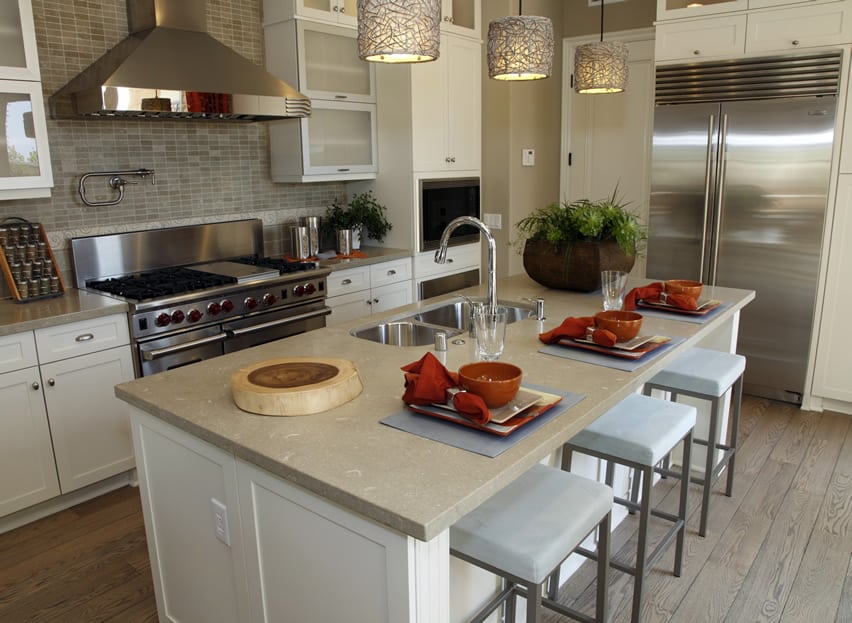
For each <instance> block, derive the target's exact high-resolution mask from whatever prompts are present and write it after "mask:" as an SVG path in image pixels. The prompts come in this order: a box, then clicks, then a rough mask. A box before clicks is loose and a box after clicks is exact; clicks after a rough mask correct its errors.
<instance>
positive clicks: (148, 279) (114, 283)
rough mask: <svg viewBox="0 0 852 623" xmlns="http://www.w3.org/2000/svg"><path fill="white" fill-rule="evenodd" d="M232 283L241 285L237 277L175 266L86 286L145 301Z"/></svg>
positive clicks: (100, 281) (90, 282)
mask: <svg viewBox="0 0 852 623" xmlns="http://www.w3.org/2000/svg"><path fill="white" fill-rule="evenodd" d="M232 283H237V280H236V278H234V277H228V276H225V275H214V274H212V273H202V272H199V271H197V270H191V269H188V268H183V267H173V268H160V269H157V270H153V271H149V272H144V273H136V274H132V275H125V276H124V277H113V278H110V279H103V280H99V281H89V282H87V283H86V286H87V287H89V288H92V289H94V290H98V291H99V292H106V293H108V294H115V295H117V296H122V297H124V298H127V299H132V300H136V301H142V300H145V299H153V298H157V297H163V296H170V295H173V294H182V293H184V292H193V291H196V290H205V289H209V288H214V287H217V286H223V285H228V284H232Z"/></svg>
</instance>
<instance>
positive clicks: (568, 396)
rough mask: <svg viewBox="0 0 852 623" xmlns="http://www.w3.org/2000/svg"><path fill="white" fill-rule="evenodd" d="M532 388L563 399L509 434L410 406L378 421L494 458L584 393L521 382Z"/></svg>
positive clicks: (572, 404)
mask: <svg viewBox="0 0 852 623" xmlns="http://www.w3.org/2000/svg"><path fill="white" fill-rule="evenodd" d="M524 387H529V388H531V389H536V390H538V391H542V392H546V393H548V394H557V395H559V396H562V400H561V401H560V402H559V403H558V404H557V405H555V406H554V407H552V408H550V409H548V410H547V411H545V412H544V413H542V414H541V415H539V416H538V417H537V418H536V419H534V420H532V421H531V422H527V423H526V424H524V425H523V426H521V427H520V428H518V429H517V430H516V431H514V432H512V433H509V434H508V435H507V436H505V437H500V436H499V435H494V434H492V433H486V432H484V431H481V430H476V429H475V428H469V427H467V426H464V425H461V424H454V423H453V422H448V421H447V420H442V419H440V418H436V417H431V416H428V415H423V414H420V413H414V412H413V411H410V410H409V409H403V410H401V411H399V412H398V413H394V414H393V415H389V416H388V417H386V418H383V419H382V420H379V421H380V422H381V423H382V424H385V425H386V426H391V427H393V428H398V429H399V430H404V431H406V432H408V433H411V434H413V435H419V436H420V437H426V438H427V439H431V440H433V441H438V442H441V443H445V444H447V445H448V446H453V447H455V448H461V449H462V450H468V451H470V452H475V453H476V454H481V455H483V456H487V457H491V458H494V457H495V456H498V455H500V454H502V453H503V452H505V451H506V450H508V449H509V448H511V447H512V446H514V445H515V444H516V443H518V442H519V441H521V440H522V439H524V438H525V437H527V436H529V435H531V434H532V433H533V432H535V431H536V430H538V429H539V428H540V427H542V426H544V425H545V424H547V422H549V421H550V420H552V419H553V418H555V417H557V416H559V415H561V414H562V413H565V411H567V410H568V409H570V408H571V407H573V406H574V405H576V404H578V403H579V402H580V401H581V400H583V399H584V398H585V397H586V396H585V394H575V393H573V392H563V391H559V390H557V389H552V388H549V387H539V386H537V385H524Z"/></svg>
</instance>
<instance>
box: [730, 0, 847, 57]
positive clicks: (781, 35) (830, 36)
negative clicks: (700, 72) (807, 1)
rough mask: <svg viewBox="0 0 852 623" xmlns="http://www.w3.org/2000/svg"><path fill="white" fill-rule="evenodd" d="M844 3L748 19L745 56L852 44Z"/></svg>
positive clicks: (797, 9) (771, 13) (766, 12)
mask: <svg viewBox="0 0 852 623" xmlns="http://www.w3.org/2000/svg"><path fill="white" fill-rule="evenodd" d="M848 4H849V3H848V2H833V3H829V4H821V5H809V6H803V7H797V8H794V9H784V10H780V11H762V12H758V13H752V14H750V15H749V16H748V30H747V34H746V52H768V51H775V50H796V49H799V48H808V47H815V46H823V45H833V44H841V43H848V42H849V41H852V26H850V15H849V13H850V12H849V10H848V9H847V5H848Z"/></svg>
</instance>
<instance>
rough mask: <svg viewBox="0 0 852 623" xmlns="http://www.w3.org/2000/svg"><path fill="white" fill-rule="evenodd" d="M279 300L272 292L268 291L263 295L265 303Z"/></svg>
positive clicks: (270, 303)
mask: <svg viewBox="0 0 852 623" xmlns="http://www.w3.org/2000/svg"><path fill="white" fill-rule="evenodd" d="M277 300H278V297H276V296H275V295H274V294H272V293H271V292H267V293H266V294H264V295H263V304H264V305H272V304H273V303H274V302H275V301H277Z"/></svg>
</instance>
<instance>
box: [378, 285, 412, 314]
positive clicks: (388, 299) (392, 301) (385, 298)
mask: <svg viewBox="0 0 852 623" xmlns="http://www.w3.org/2000/svg"><path fill="white" fill-rule="evenodd" d="M411 288H412V285H411V279H409V280H407V281H402V282H400V283H393V284H391V285H387V286H381V287H379V288H373V289H372V290H371V292H370V293H371V294H372V297H373V298H372V299H371V302H370V309H371V311H372V313H374V314H376V313H378V312H383V311H387V310H389V309H393V308H395V307H402V306H403V305H408V304H410V303H411V301H412V300H413V298H414V297H413V294H412V290H411Z"/></svg>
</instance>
